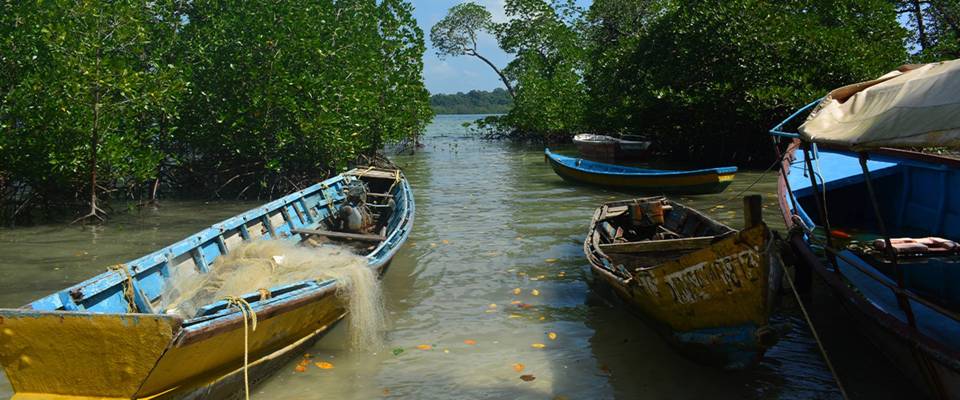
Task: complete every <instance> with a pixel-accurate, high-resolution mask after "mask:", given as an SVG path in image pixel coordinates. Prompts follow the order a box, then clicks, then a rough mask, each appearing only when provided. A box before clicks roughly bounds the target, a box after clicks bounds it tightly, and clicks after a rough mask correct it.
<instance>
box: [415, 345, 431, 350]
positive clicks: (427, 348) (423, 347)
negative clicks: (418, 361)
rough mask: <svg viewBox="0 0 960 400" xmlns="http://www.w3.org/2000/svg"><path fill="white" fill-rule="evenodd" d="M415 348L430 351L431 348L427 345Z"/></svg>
mask: <svg viewBox="0 0 960 400" xmlns="http://www.w3.org/2000/svg"><path fill="white" fill-rule="evenodd" d="M417 348H418V349H420V350H430V349H432V348H433V346H431V345H429V344H420V345H417Z"/></svg>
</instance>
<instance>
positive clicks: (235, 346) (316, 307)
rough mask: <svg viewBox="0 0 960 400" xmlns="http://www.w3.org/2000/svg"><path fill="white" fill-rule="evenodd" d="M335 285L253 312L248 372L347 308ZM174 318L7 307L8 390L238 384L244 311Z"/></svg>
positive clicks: (175, 392) (85, 391)
mask: <svg viewBox="0 0 960 400" xmlns="http://www.w3.org/2000/svg"><path fill="white" fill-rule="evenodd" d="M334 292H335V288H334V286H333V285H329V286H328V287H327V288H326V290H322V291H321V292H319V293H316V294H315V295H313V296H310V297H307V298H303V299H297V301H295V302H293V303H292V304H291V303H286V304H280V305H278V306H277V307H273V308H270V307H267V308H265V309H263V310H260V311H259V312H258V314H257V317H258V325H257V329H256V330H255V331H254V330H252V329H248V330H247V331H246V334H248V335H249V337H248V340H249V350H248V351H249V353H248V354H249V360H250V364H249V365H248V367H249V368H250V372H251V376H252V377H253V378H254V379H256V378H257V377H258V376H259V375H265V373H267V372H269V370H272V369H274V368H276V367H278V366H279V365H277V364H279V363H281V362H285V361H286V360H287V359H288V358H289V357H292V356H296V355H297V354H299V351H298V350H299V349H302V348H304V347H307V346H309V344H310V343H312V340H315V339H316V338H317V337H318V335H320V334H321V333H323V332H325V331H326V330H327V329H329V328H330V327H331V326H332V325H333V324H334V323H335V322H337V321H338V320H340V319H341V318H342V317H343V316H344V315H345V309H344V307H343V304H342V302H341V301H340V300H339V298H337V296H335V293H334ZM181 324H182V320H180V319H179V318H177V317H173V316H165V315H154V314H94V313H89V314H87V313H57V312H32V311H30V310H24V311H23V312H22V314H21V315H18V316H11V315H9V314H8V315H7V316H5V318H3V319H2V322H0V335H2V338H0V354H3V356H4V357H5V359H4V360H2V361H3V365H4V366H5V369H6V373H7V376H8V377H9V378H10V383H11V385H12V386H13V388H14V390H15V391H16V394H15V395H14V397H13V398H14V399H16V400H27V399H29V400H32V399H54V398H56V399H170V398H190V397H196V398H199V397H202V398H211V397H224V396H226V397H230V396H235V395H237V394H238V393H240V392H238V389H241V388H242V383H243V380H242V371H243V357H244V324H243V320H242V318H232V319H229V320H225V321H223V322H222V323H217V324H213V325H207V326H203V327H202V328H199V329H194V328H191V327H183V326H182V325H181ZM51 337H55V338H57V340H50V338H51ZM91 349H96V350H95V351H91ZM260 372H263V373H260ZM238 377H239V380H238V379H237V378H238ZM198 393H199V394H201V395H200V396H197V394H198ZM217 393H219V394H220V395H219V396H213V395H214V394H217Z"/></svg>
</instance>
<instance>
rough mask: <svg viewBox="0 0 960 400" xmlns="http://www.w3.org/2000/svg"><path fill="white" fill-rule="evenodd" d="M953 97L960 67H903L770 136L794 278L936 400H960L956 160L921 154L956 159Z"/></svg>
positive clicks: (839, 93) (834, 95) (958, 121)
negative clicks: (821, 292) (825, 290)
mask: <svg viewBox="0 0 960 400" xmlns="http://www.w3.org/2000/svg"><path fill="white" fill-rule="evenodd" d="M958 88H960V62H957V61H953V62H947V63H937V64H928V65H924V66H919V67H917V66H912V67H908V68H904V69H901V70H900V71H895V72H894V73H891V74H888V75H885V76H884V77H881V78H880V79H878V80H875V81H870V82H865V83H861V84H857V85H851V86H848V87H845V88H841V89H838V90H836V91H834V92H831V93H830V95H828V96H827V97H826V98H825V99H823V100H822V101H816V102H814V103H811V104H810V105H808V106H807V107H805V108H804V109H801V110H800V111H798V112H797V113H795V114H794V115H793V116H791V117H790V118H788V119H787V120H786V121H784V122H782V123H781V124H780V125H778V126H777V127H775V128H774V129H773V130H772V131H771V132H772V134H773V135H774V136H775V137H776V138H777V139H778V141H782V140H783V139H787V142H786V143H785V144H786V147H785V152H784V153H782V155H783V157H784V158H783V161H782V164H781V165H782V168H781V175H780V179H779V200H780V208H781V210H782V211H783V218H784V221H785V222H786V224H787V226H788V227H789V228H790V229H791V233H790V235H789V242H790V246H791V248H792V249H793V251H794V253H795V254H796V255H797V257H796V258H797V260H798V261H799V265H798V269H799V271H798V272H800V273H801V274H800V276H802V275H803V274H802V272H804V271H805V270H812V271H814V272H816V273H817V274H818V275H819V276H820V277H821V278H822V279H823V280H824V281H825V282H826V284H827V286H828V287H829V288H830V289H832V290H833V291H834V292H835V293H836V294H837V295H838V296H837V297H838V298H839V299H840V300H841V301H842V303H843V306H845V308H847V309H848V310H849V311H850V314H851V315H852V317H853V321H855V322H856V324H857V325H858V327H859V328H861V331H862V332H863V334H864V335H865V336H866V337H868V338H869V339H870V340H871V341H872V342H873V343H874V344H875V345H876V346H877V347H878V348H879V349H880V350H881V351H882V352H883V353H884V354H885V355H886V356H887V357H888V358H890V359H891V360H892V361H893V363H894V364H895V365H897V367H899V368H900V370H901V371H902V373H903V374H904V375H905V376H907V377H908V378H909V379H911V380H912V381H913V382H914V383H915V384H916V385H917V386H918V387H921V388H923V389H924V391H925V392H926V394H927V395H929V396H930V397H934V398H943V399H957V398H960V314H958V311H960V251H958V250H960V248H958V247H957V243H956V242H955V241H960V160H958V159H955V158H950V157H945V156H940V155H935V154H930V151H929V149H931V148H937V149H940V150H943V149H944V148H952V149H957V148H958V146H957V141H956V138H957V136H958V135H960V96H957V93H960V91H958ZM811 110H812V111H811ZM808 114H809V117H807V115H808ZM801 117H807V119H806V121H803V125H800V124H799V122H801V121H796V120H798V119H799V118H801ZM797 125H800V126H799V127H798V129H793V128H797ZM920 148H923V149H926V150H927V151H924V152H920V151H914V150H918V149H920ZM781 149H783V147H781ZM841 375H843V372H842V371H841Z"/></svg>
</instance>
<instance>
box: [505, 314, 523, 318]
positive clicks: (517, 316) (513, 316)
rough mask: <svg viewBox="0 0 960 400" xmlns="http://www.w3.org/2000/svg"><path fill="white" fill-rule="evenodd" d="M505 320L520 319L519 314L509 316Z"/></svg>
mask: <svg viewBox="0 0 960 400" xmlns="http://www.w3.org/2000/svg"><path fill="white" fill-rule="evenodd" d="M507 318H520V314H510V316H509V317H507Z"/></svg>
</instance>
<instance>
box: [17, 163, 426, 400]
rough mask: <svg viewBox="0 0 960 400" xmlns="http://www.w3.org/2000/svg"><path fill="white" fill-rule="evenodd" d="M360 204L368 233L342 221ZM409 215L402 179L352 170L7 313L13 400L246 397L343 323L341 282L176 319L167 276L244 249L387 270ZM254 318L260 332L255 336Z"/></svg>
mask: <svg viewBox="0 0 960 400" xmlns="http://www.w3.org/2000/svg"><path fill="white" fill-rule="evenodd" d="M359 182H362V183H363V184H362V185H361V184H359ZM358 188H361V189H358ZM358 192H362V194H363V196H362V198H365V199H361V196H359V194H360V193H358ZM361 202H362V204H360V203H361ZM358 206H362V207H363V208H364V209H365V210H373V211H374V212H373V213H370V214H369V215H366V216H365V218H364V219H365V220H366V221H367V222H370V225H369V226H364V227H363V228H362V231H360V232H355V231H352V229H353V227H352V225H350V224H348V223H347V222H343V221H353V220H352V219H350V218H351V217H352V216H355V215H356V214H354V213H352V211H351V210H352V209H356V208H357V207H358ZM374 213H375V214H377V215H373V214H374ZM413 216H414V201H413V195H412V192H411V189H410V186H409V184H408V183H407V181H406V179H405V178H404V177H403V175H402V173H401V172H400V171H399V170H386V169H378V168H373V167H369V168H361V169H354V170H352V171H350V172H347V173H344V174H341V175H338V176H336V177H333V178H330V179H327V180H325V181H323V182H321V183H318V184H316V185H313V186H311V187H309V188H306V189H304V190H301V191H298V192H295V193H292V194H290V195H287V196H285V197H283V198H280V199H277V200H274V201H272V202H270V203H267V204H264V205H263V206H260V207H257V208H255V209H252V210H250V211H247V212H245V213H243V214H240V215H237V216H235V217H232V218H230V219H227V220H225V221H222V222H219V223H216V224H214V225H212V226H211V227H209V228H206V229H204V230H202V231H200V232H197V233H196V234H194V235H190V236H189V237H186V238H184V239H183V240H181V241H179V242H177V243H174V244H172V245H170V246H167V247H164V248H162V249H159V250H157V251H155V252H153V253H150V254H147V255H145V256H143V257H140V258H137V259H135V260H131V261H128V262H126V263H123V264H119V265H116V266H114V267H111V269H110V270H109V271H108V272H104V273H102V274H100V275H97V276H95V277H93V278H91V279H88V280H86V281H84V282H81V283H78V284H76V285H74V286H71V287H68V288H66V289H63V290H61V291H58V292H56V293H53V294H51V295H49V296H47V297H44V298H42V299H39V300H37V301H34V302H32V303H30V304H27V305H26V306H24V307H21V308H17V309H0V363H2V364H3V368H4V371H5V373H6V375H7V378H8V379H9V381H10V383H11V385H12V386H13V388H14V390H15V391H16V394H15V395H14V398H15V399H41V398H43V399H46V398H70V399H93V398H96V399H101V398H110V399H144V398H150V399H158V398H222V397H237V395H242V392H243V386H244V383H245V382H249V381H256V380H259V379H261V378H262V377H264V376H265V375H266V374H268V373H269V372H271V371H275V370H276V369H277V368H279V367H281V366H282V365H284V364H285V363H286V362H287V361H288V359H289V358H290V357H293V356H297V355H299V354H302V351H303V350H304V349H306V348H308V347H309V346H310V345H311V344H312V343H313V342H314V341H315V340H317V338H318V337H319V336H320V335H321V334H322V333H324V332H325V331H327V330H328V329H329V328H330V327H331V326H332V325H333V324H334V323H336V322H337V321H338V320H340V319H341V318H343V317H344V315H345V313H346V311H345V304H343V300H342V297H340V296H336V295H335V291H336V281H335V280H331V279H317V280H304V281H300V282H289V283H287V284H283V285H281V286H277V287H271V288H265V289H266V290H259V291H253V292H252V293H247V294H243V295H242V296H239V299H237V298H233V299H230V300H229V301H227V300H225V301H217V302H214V303H212V304H208V305H206V306H204V307H201V308H200V309H199V310H198V311H197V313H196V314H195V315H192V316H189V317H181V316H179V315H176V314H170V313H167V312H165V310H163V307H162V304H163V303H162V301H163V299H162V294H163V293H164V289H165V288H166V286H167V285H168V284H170V277H171V274H172V273H174V272H177V271H182V269H184V268H186V269H190V270H195V272H197V273H200V274H203V273H205V272H206V271H208V269H209V268H211V266H215V265H214V264H213V263H214V262H215V261H216V260H217V259H218V258H219V257H220V256H222V255H224V254H227V253H228V252H230V251H231V249H235V248H237V246H239V245H241V244H242V243H244V242H247V241H255V240H284V241H290V242H295V243H301V242H307V241H313V240H317V239H318V238H321V237H322V238H323V239H321V240H327V241H331V242H342V243H345V244H347V243H354V244H356V243H363V245H362V246H355V247H356V249H357V250H356V251H357V252H358V254H361V255H365V256H366V260H367V262H368V266H369V268H373V269H374V270H376V271H379V272H382V271H383V270H384V269H385V268H386V267H387V265H388V264H389V263H390V260H391V259H392V258H393V257H394V255H396V254H397V251H398V250H399V249H400V247H401V246H402V245H403V243H404V241H405V240H406V239H407V237H408V236H409V234H410V231H411V229H412V227H413ZM366 217H371V218H366ZM341 220H342V221H341ZM337 227H341V228H343V227H348V228H349V229H337ZM240 299H242V300H240ZM253 315H255V316H256V322H257V324H256V329H250V328H251V327H250V326H248V324H252V323H253Z"/></svg>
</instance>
